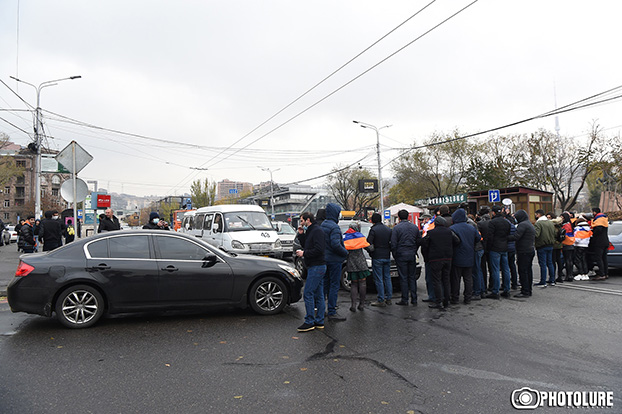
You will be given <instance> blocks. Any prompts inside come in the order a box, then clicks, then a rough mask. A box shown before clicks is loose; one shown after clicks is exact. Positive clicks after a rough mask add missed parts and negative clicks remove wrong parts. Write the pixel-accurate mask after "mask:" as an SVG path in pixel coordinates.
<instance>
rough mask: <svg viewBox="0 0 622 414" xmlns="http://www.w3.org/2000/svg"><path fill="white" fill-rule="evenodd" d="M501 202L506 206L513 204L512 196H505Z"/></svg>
mask: <svg viewBox="0 0 622 414" xmlns="http://www.w3.org/2000/svg"><path fill="white" fill-rule="evenodd" d="M501 202H502V203H503V205H504V206H511V205H512V199H511V198H504V199H503V200H501Z"/></svg>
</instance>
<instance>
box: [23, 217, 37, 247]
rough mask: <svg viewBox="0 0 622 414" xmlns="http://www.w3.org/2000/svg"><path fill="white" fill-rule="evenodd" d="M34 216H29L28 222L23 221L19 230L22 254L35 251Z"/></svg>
mask: <svg viewBox="0 0 622 414" xmlns="http://www.w3.org/2000/svg"><path fill="white" fill-rule="evenodd" d="M34 225H35V216H29V217H28V220H26V221H24V224H22V227H20V229H19V234H20V238H19V244H20V248H21V249H22V250H23V251H24V253H32V252H34V250H35V244H36V241H35V232H34V228H33V227H34Z"/></svg>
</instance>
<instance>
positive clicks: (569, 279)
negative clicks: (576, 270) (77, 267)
mask: <svg viewBox="0 0 622 414" xmlns="http://www.w3.org/2000/svg"><path fill="white" fill-rule="evenodd" d="M565 282H574V279H573V278H571V277H567V278H566V279H565Z"/></svg>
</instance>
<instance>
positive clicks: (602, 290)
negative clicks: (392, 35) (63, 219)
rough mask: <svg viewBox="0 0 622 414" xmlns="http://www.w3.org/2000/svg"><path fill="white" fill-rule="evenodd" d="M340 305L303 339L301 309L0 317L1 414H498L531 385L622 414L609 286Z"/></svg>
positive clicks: (616, 317)
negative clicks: (67, 322)
mask: <svg viewBox="0 0 622 414" xmlns="http://www.w3.org/2000/svg"><path fill="white" fill-rule="evenodd" d="M0 254H2V255H3V254H4V252H1V253H0ZM2 257H4V256H2ZM14 267H15V263H14V264H13V268H14ZM2 268H3V269H2V272H4V268H5V265H4V263H2ZM419 294H420V297H425V295H424V286H423V284H422V283H420V286H419ZM367 299H368V301H371V300H373V299H374V297H373V294H368V297H367ZM339 303H340V308H341V309H340V312H341V313H342V314H343V315H345V316H347V318H348V319H347V320H346V321H342V322H332V323H328V324H327V325H326V328H325V329H324V330H316V331H312V332H308V333H298V332H296V327H297V326H298V325H299V324H300V323H301V322H302V318H303V314H304V306H303V304H302V303H297V304H294V305H293V306H290V307H288V308H286V311H285V312H284V313H282V314H280V315H277V316H272V317H262V316H258V315H255V314H253V313H252V312H251V311H242V310H216V311H210V312H207V313H202V314H167V315H162V314H159V315H154V314H149V315H136V316H130V317H116V318H110V319H106V320H103V321H102V322H101V323H99V324H98V325H96V326H95V327H93V328H91V329H86V330H69V329H65V328H63V327H61V325H60V324H59V323H58V322H56V320H54V319H48V318H44V317H40V316H31V315H23V314H12V313H11V312H10V310H9V309H8V305H7V304H6V303H0V378H2V381H0V404H1V405H0V411H1V412H3V413H7V414H10V413H25V412H28V413H83V412H89V413H171V412H175V413H181V412H183V413H212V412H214V413H216V412H218V413H221V412H230V413H250V412H257V411H260V412H267V413H311V412H312V413H507V412H509V411H513V410H514V409H513V408H512V404H511V395H512V392H513V391H514V390H517V389H519V388H522V387H530V388H532V389H535V390H540V391H542V390H544V391H610V392H613V396H614V397H613V403H614V407H613V408H609V409H587V408H583V409H576V411H578V412H582V411H589V412H590V413H594V412H607V413H613V412H622V397H621V395H622V394H621V391H622V365H621V364H620V352H621V351H622V345H621V344H622V324H620V322H619V321H620V319H621V317H622V277H620V276H617V277H611V278H609V279H608V280H607V281H604V282H600V283H596V282H583V283H580V282H576V283H565V284H563V285H559V286H557V287H554V288H547V289H544V290H540V289H535V291H534V296H533V297H532V298H530V299H527V300H519V299H502V300H500V301H495V300H484V301H480V302H473V303H472V304H471V305H458V306H453V307H451V308H450V309H449V310H448V311H433V310H431V309H428V308H427V306H423V304H422V303H420V305H419V306H418V307H412V306H411V307H398V306H390V307H386V308H372V307H368V308H367V309H366V310H365V311H363V312H356V313H350V312H349V311H348V310H347V308H348V306H349V305H348V297H347V296H346V294H345V293H342V294H341V296H340V298H339ZM537 411H539V412H552V413H559V412H564V409H562V408H546V407H541V408H539V409H538V410H537Z"/></svg>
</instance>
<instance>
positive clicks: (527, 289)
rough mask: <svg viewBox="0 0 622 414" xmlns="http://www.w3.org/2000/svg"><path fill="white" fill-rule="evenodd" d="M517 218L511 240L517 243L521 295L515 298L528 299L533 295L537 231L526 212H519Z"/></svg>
mask: <svg viewBox="0 0 622 414" xmlns="http://www.w3.org/2000/svg"><path fill="white" fill-rule="evenodd" d="M514 218H516V221H517V223H518V224H517V225H516V232H514V234H511V235H510V238H509V240H513V241H514V242H515V243H516V262H517V265H518V277H519V280H520V293H519V294H517V295H514V297H515V298H528V297H530V296H531V293H532V289H531V287H532V285H533V258H534V256H535V250H534V249H535V247H534V244H535V239H536V229H535V228H534V226H533V224H531V222H530V221H529V215H528V214H527V212H526V211H525V210H518V211H517V212H516V213H515V214H514Z"/></svg>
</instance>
